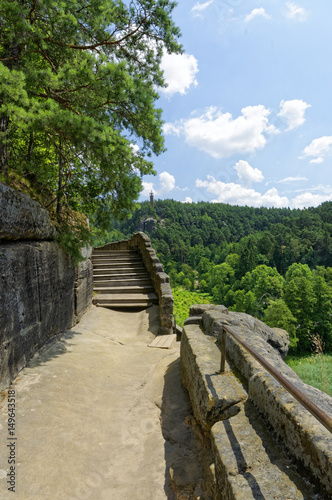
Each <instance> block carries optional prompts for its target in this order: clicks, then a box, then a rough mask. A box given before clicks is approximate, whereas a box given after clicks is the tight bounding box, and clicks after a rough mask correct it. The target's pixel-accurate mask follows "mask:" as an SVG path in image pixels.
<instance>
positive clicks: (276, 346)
mask: <svg viewBox="0 0 332 500" xmlns="http://www.w3.org/2000/svg"><path fill="white" fill-rule="evenodd" d="M190 314H191V315H192V318H189V320H190V321H188V322H187V324H186V323H185V326H184V329H183V334H182V339H181V367H182V380H183V383H184V385H185V387H186V388H187V390H188V392H189V395H190V399H191V402H192V406H193V410H194V414H195V417H196V419H197V420H198V422H199V423H200V425H201V426H202V428H203V429H204V431H205V432H207V433H208V435H209V436H210V439H211V442H212V447H213V450H214V456H215V467H216V475H217V478H216V480H217V483H218V484H219V488H222V489H229V488H231V489H232V491H233V493H232V494H230V496H229V497H228V496H227V495H226V496H222V498H223V499H224V498H225V499H227V498H242V496H240V497H238V496H237V495H234V496H232V495H233V494H234V491H237V488H238V491H240V490H241V488H242V489H243V488H244V485H246V487H247V486H248V484H247V483H248V481H249V479H248V477H249V476H248V475H246V474H247V472H248V470H249V469H250V475H251V476H252V477H255V478H256V479H255V480H256V482H259V481H258V478H259V477H261V479H262V481H263V480H264V477H265V476H264V477H263V476H260V474H261V472H260V470H261V469H262V464H263V462H264V460H265V459H263V455H264V449H263V448H264V446H265V449H266V451H269V453H270V455H271V454H272V455H273V453H274V457H272V460H271V457H270V458H269V457H268V459H267V460H266V461H265V464H264V467H263V468H265V470H267V467H270V466H271V474H277V473H278V474H279V473H280V470H282V471H286V473H287V477H286V483H287V481H288V479H289V477H290V472H291V471H292V466H291V465H290V464H288V465H287V459H286V461H283V460H281V458H280V457H278V455H276V452H275V450H276V446H279V445H280V446H281V448H282V449H283V450H285V453H286V454H289V456H291V457H293V461H294V463H296V464H298V465H300V471H301V472H300V477H301V476H304V477H307V476H308V477H311V478H312V481H313V483H315V482H316V483H317V484H319V485H320V486H321V487H322V492H323V493H322V496H317V497H315V498H325V497H324V494H326V492H327V494H328V495H330V494H332V436H331V433H330V432H329V431H328V430H327V429H326V428H325V427H324V426H323V425H322V424H320V423H319V422H318V421H317V420H316V419H315V418H314V417H313V416H312V415H311V414H310V413H309V412H308V411H307V410H306V409H305V408H304V407H303V406H302V405H301V404H300V403H298V402H297V401H296V400H295V399H294V398H293V396H291V395H290V394H289V393H288V391H286V389H284V388H283V387H282V386H281V385H280V384H279V383H278V382H277V381H276V380H275V379H274V378H273V377H272V375H270V374H269V373H268V372H266V370H264V368H263V367H262V366H261V365H260V364H259V363H258V362H257V361H256V360H255V359H254V358H252V356H251V355H250V354H249V353H247V351H245V350H244V348H242V347H241V346H240V345H239V344H238V343H237V342H236V340H234V339H233V338H232V337H231V336H230V335H227V337H226V339H227V340H226V348H227V370H226V373H225V374H224V375H221V374H220V372H219V370H220V349H219V347H218V346H219V345H220V336H221V332H222V326H223V325H228V326H229V327H230V328H231V329H232V330H233V331H234V332H235V333H237V334H238V335H240V336H241V337H242V338H243V340H245V341H246V342H247V343H248V344H249V345H250V346H251V347H252V348H254V349H255V350H256V351H257V352H258V354H260V355H261V356H262V357H263V358H265V359H266V360H267V361H268V362H269V363H270V364H271V365H272V366H274V367H275V368H276V369H277V370H278V371H279V372H280V373H281V374H282V375H284V377H286V378H287V379H288V380H289V381H290V382H292V383H293V384H294V385H295V386H296V387H297V388H298V389H299V390H301V391H302V392H303V393H304V394H305V395H306V396H307V397H308V398H309V399H311V400H312V401H313V402H314V403H315V404H316V405H317V406H318V407H319V408H320V409H321V410H323V411H324V412H325V413H326V414H327V415H329V416H331V414H332V398H331V397H330V396H328V395H327V394H325V393H323V392H322V391H319V390H318V389H316V388H314V387H311V386H308V385H307V384H305V383H304V382H302V381H301V380H300V378H299V377H298V376H297V375H296V374H295V372H294V371H293V370H291V368H289V367H288V366H287V365H286V364H285V363H284V361H283V357H284V356H285V354H286V353H287V334H286V332H284V331H280V330H275V329H271V328H269V327H268V326H267V325H265V324H264V323H262V322H261V321H259V320H257V319H255V318H253V317H251V316H249V315H247V314H244V313H234V312H231V311H228V310H227V309H226V308H225V307H224V306H212V305H201V306H192V308H191V310H190ZM190 323H191V324H190ZM193 323H194V324H193ZM195 323H196V324H195ZM218 372H219V373H218ZM255 412H257V416H253V415H254V413H255ZM259 420H260V422H262V424H261V423H259ZM246 426H247V427H246ZM262 426H263V428H265V430H267V431H268V434H267V435H265V436H264V435H263V433H262V432H261V431H258V429H259V427H262ZM258 437H259V439H258ZM272 437H273V438H274V439H275V443H279V444H278V445H276V444H271V442H270V444H268V445H264V446H263V448H262V449H261V452H260V451H259V449H258V441H259V440H261V441H262V442H263V443H267V442H269V440H270V439H272ZM248 443H251V444H250V445H249V444H248ZM251 448H255V453H254V454H253V453H252V451H250V450H251ZM235 449H236V450H237V451H236V454H235V455H234V453H235ZM260 453H261V455H260ZM278 453H279V452H278ZM282 453H283V452H281V451H280V454H282ZM244 456H245V457H246V459H245V462H246V467H245V468H244V469H243V470H242V469H241V467H242V466H241V461H242V462H243V460H244V459H243V457H244ZM280 456H281V455H280ZM235 457H236V460H235ZM257 457H259V460H258V459H257ZM234 460H235V462H234V463H235V465H234V463H233V461H234ZM275 462H277V463H278V464H279V466H278V467H279V469H278V470H275V467H274V466H273V467H272V465H273V464H275ZM269 464H270V465H269ZM271 464H272V465H271ZM283 464H284V465H283ZM272 470H274V472H272ZM287 471H288V472H287ZM256 474H257V475H256ZM225 475H226V476H227V477H225ZM265 475H266V474H265ZM252 477H251V479H252ZM278 477H279V476H278ZM287 478H288V479H287ZM278 481H281V477H280V479H278ZM249 483H250V481H249ZM286 483H285V484H286ZM253 484H254V483H253V482H251V486H252V485H253ZM280 484H281V483H280ZM287 484H288V483H287ZM252 487H253V486H252ZM255 487H256V486H255ZM265 487H266V488H268V485H267V484H266V485H265V486H264V485H263V486H262V485H261V488H265ZM288 487H289V488H291V486H290V485H288V486H287V488H288ZM304 488H306V486H305V487H304ZM308 488H309V486H308ZM249 490H250V488H249ZM245 491H246V489H244V490H243V495H244V496H243V498H245V494H248V492H247V493H245ZM251 491H254V490H250V491H249V492H251ZM257 491H258V490H257ZM289 491H290V490H289ZM301 491H302V490H301ZM324 492H325V493H324ZM276 493H277V491H276ZM255 494H256V493H255ZM250 495H251V493H250ZM310 495H311V493H309V490H308V498H314V497H313V496H310ZM246 498H249V497H246ZM250 498H251V496H250ZM267 498H270V497H269V496H267ZM271 498H279V496H275V497H274V496H273V497H271ZM280 498H286V497H282V495H281V497H280ZM287 498H288V497H287ZM290 498H307V497H302V496H301V495H300V494H299V495H298V496H297V494H296V495H295V494H294V496H292V495H291V496H290Z"/></svg>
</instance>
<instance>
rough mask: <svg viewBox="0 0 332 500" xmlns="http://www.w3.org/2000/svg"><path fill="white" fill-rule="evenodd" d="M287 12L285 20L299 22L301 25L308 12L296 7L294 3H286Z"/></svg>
mask: <svg viewBox="0 0 332 500" xmlns="http://www.w3.org/2000/svg"><path fill="white" fill-rule="evenodd" d="M286 7H287V12H286V18H287V19H291V20H294V21H300V22H301V23H303V22H304V21H305V20H306V19H307V17H308V12H307V11H306V10H305V9H304V8H303V7H300V6H299V5H297V4H296V3H295V2H286Z"/></svg>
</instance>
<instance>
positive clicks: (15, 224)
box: [0, 183, 56, 240]
mask: <svg viewBox="0 0 332 500" xmlns="http://www.w3.org/2000/svg"><path fill="white" fill-rule="evenodd" d="M55 235H56V229H55V227H54V226H53V224H52V221H51V218H50V216H49V214H48V212H47V210H45V208H43V207H42V206H41V205H40V204H39V203H38V202H37V201H34V200H32V199H31V198H30V197H29V196H28V195H27V194H25V193H20V192H18V191H15V190H14V189H12V188H10V187H8V186H5V185H4V184H2V183H0V240H52V239H53V238H54V237H55Z"/></svg>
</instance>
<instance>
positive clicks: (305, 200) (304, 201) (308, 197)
mask: <svg viewBox="0 0 332 500" xmlns="http://www.w3.org/2000/svg"><path fill="white" fill-rule="evenodd" d="M331 200H332V194H330V195H326V194H325V195H324V194H312V193H310V192H306V193H302V194H299V195H298V196H296V197H295V198H294V199H293V200H292V205H293V207H294V208H305V207H317V206H318V205H320V204H321V203H323V201H331Z"/></svg>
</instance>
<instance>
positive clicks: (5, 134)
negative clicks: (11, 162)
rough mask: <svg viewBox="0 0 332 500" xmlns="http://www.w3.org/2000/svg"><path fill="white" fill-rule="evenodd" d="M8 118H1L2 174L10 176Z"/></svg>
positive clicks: (0, 170)
mask: <svg viewBox="0 0 332 500" xmlns="http://www.w3.org/2000/svg"><path fill="white" fill-rule="evenodd" d="M8 125H9V118H8V116H0V173H3V174H5V175H6V176H8V147H7V137H8Z"/></svg>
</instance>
